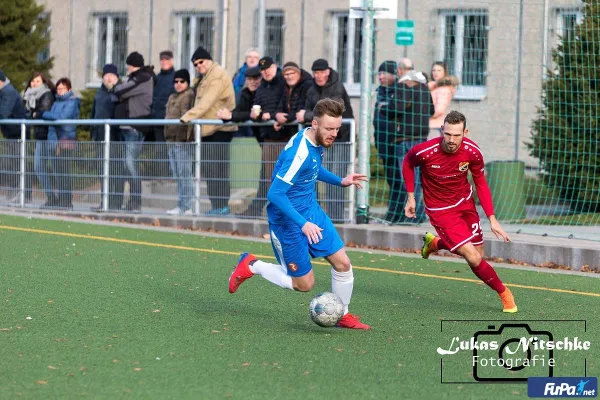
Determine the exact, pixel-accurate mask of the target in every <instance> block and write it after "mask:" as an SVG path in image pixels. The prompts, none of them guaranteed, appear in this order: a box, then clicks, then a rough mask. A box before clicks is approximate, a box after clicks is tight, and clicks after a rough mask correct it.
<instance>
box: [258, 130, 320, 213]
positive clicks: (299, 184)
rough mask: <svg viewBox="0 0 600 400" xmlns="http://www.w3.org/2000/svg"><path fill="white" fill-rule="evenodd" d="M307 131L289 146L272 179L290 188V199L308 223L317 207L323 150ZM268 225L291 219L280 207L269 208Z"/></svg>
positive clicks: (285, 149)
mask: <svg viewBox="0 0 600 400" xmlns="http://www.w3.org/2000/svg"><path fill="white" fill-rule="evenodd" d="M307 129H309V128H305V129H303V130H301V131H300V132H298V133H297V134H295V135H294V136H293V137H292V138H291V139H290V140H289V142H288V143H287V145H286V146H285V148H284V149H283V151H282V152H281V154H280V155H279V158H278V159H277V163H276V164H275V169H274V170H273V178H272V180H273V181H274V180H275V179H280V180H282V181H283V182H285V183H287V184H289V185H291V187H290V188H289V190H288V191H287V193H286V194H287V197H288V199H289V201H290V203H291V205H292V207H293V208H294V209H295V210H296V211H297V212H298V213H299V214H300V215H301V216H303V217H304V218H305V219H309V217H310V214H311V212H312V211H313V210H314V209H315V207H319V204H318V203H317V191H316V187H315V185H316V183H317V177H318V176H319V170H320V169H321V164H322V160H323V148H322V147H321V146H317V145H316V144H314V143H312V142H311V141H310V139H308V138H307V137H306V136H305V135H304V133H305V131H306V130H307ZM267 215H268V217H269V222H270V223H274V224H284V223H288V222H289V221H290V219H289V218H288V217H287V216H286V215H285V214H284V212H283V211H281V210H280V209H279V208H278V207H277V206H275V205H274V204H272V203H269V204H268V205H267Z"/></svg>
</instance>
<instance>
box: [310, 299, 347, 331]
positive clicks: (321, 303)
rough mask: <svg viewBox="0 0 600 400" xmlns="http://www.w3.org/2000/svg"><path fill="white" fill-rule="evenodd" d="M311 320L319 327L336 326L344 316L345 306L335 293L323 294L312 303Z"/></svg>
mask: <svg viewBox="0 0 600 400" xmlns="http://www.w3.org/2000/svg"><path fill="white" fill-rule="evenodd" d="M309 312H310V319H312V320H313V322H314V323H315V324H317V325H319V326H323V327H330V326H335V324H337V323H338V322H339V321H340V319H342V317H343V316H344V304H343V303H342V300H341V299H340V298H339V297H338V296H337V295H336V294H334V293H331V292H323V293H319V294H318V295H316V296H315V297H314V298H313V299H312V301H311V302H310V307H309Z"/></svg>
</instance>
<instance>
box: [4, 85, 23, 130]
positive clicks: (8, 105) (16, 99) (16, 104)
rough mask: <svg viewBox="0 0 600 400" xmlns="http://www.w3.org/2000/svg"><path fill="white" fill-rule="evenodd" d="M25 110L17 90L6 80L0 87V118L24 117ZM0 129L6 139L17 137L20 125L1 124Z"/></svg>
mask: <svg viewBox="0 0 600 400" xmlns="http://www.w3.org/2000/svg"><path fill="white" fill-rule="evenodd" d="M26 115H27V112H26V110H25V106H24V105H23V99H22V98H21V95H19V92H17V90H16V89H15V87H14V86H13V85H12V83H10V82H9V81H8V80H7V81H6V83H5V84H4V86H3V87H2V89H0V120H2V119H25V117H26ZM0 130H1V131H2V134H3V135H4V138H6V139H19V138H20V137H21V126H20V125H2V124H0Z"/></svg>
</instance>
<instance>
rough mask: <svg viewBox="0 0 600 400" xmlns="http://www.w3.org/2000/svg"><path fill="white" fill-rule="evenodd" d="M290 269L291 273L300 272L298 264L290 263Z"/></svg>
mask: <svg viewBox="0 0 600 400" xmlns="http://www.w3.org/2000/svg"><path fill="white" fill-rule="evenodd" d="M288 268H289V269H290V271H292V272H296V271H298V266H297V265H296V263H293V262H291V263H289V264H288Z"/></svg>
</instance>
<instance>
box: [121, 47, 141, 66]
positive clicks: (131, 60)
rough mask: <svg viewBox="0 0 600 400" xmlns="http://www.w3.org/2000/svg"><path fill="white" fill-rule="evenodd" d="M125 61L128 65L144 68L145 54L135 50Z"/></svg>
mask: <svg viewBox="0 0 600 400" xmlns="http://www.w3.org/2000/svg"><path fill="white" fill-rule="evenodd" d="M125 63H126V64H127V65H131V66H132V67H139V68H142V67H143V66H144V56H142V55H141V54H140V53H138V52H137V51H134V52H133V53H131V54H129V55H128V56H127V59H126V60H125Z"/></svg>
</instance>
